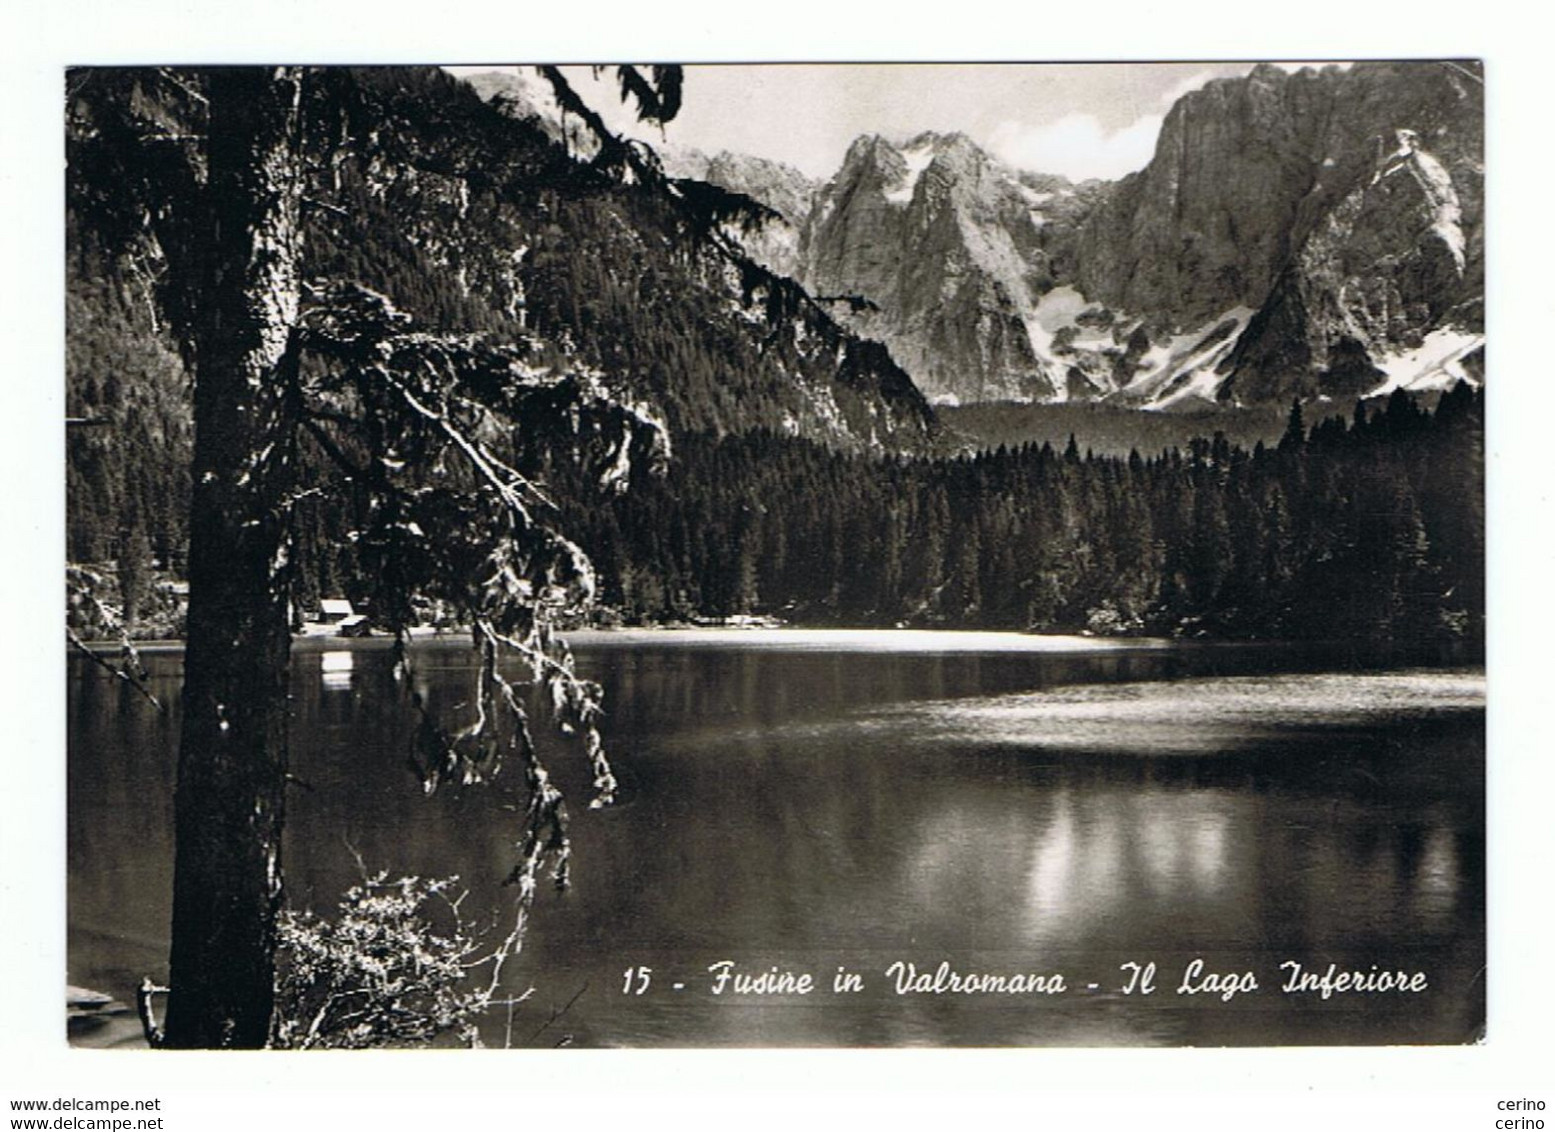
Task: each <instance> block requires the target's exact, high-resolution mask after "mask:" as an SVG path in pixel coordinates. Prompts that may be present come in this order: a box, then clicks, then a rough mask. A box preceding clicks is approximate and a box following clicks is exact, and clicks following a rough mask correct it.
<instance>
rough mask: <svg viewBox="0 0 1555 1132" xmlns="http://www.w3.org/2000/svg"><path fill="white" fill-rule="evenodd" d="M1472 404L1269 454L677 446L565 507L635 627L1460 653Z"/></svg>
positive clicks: (1470, 605) (1480, 547)
mask: <svg viewBox="0 0 1555 1132" xmlns="http://www.w3.org/2000/svg"><path fill="white" fill-rule="evenodd" d="M1482 412H1483V404H1482V394H1480V393H1479V392H1477V391H1475V390H1473V389H1471V388H1469V387H1468V386H1459V387H1458V388H1457V389H1456V390H1454V391H1452V392H1451V393H1449V394H1447V395H1446V396H1444V397H1443V398H1442V400H1441V402H1440V404H1439V406H1438V407H1437V408H1436V410H1435V411H1434V412H1427V411H1424V410H1421V409H1418V408H1416V407H1415V406H1414V404H1413V402H1412V401H1411V400H1410V399H1409V397H1408V396H1407V395H1405V394H1403V393H1400V394H1398V395H1396V396H1395V397H1394V398H1393V399H1392V400H1391V401H1390V402H1389V403H1388V404H1387V406H1386V408H1385V409H1384V408H1379V409H1377V410H1375V411H1372V412H1370V413H1368V412H1367V411H1366V410H1365V409H1364V408H1358V409H1357V413H1356V415H1355V417H1354V418H1353V419H1352V420H1351V421H1348V422H1347V421H1345V420H1344V419H1343V418H1331V419H1329V420H1327V421H1325V422H1323V423H1321V424H1319V425H1317V426H1316V427H1314V428H1312V429H1311V430H1307V429H1306V428H1305V427H1304V425H1303V423H1302V421H1301V419H1300V413H1299V411H1296V412H1295V413H1294V416H1293V419H1292V421H1291V423H1290V424H1289V425H1288V427H1287V431H1286V435H1285V437H1284V438H1283V439H1282V440H1281V441H1280V443H1279V444H1278V445H1277V446H1275V447H1268V448H1266V447H1264V446H1263V445H1262V444H1259V445H1257V446H1256V447H1255V448H1254V449H1253V450H1252V451H1251V452H1249V451H1248V450H1247V449H1245V448H1241V447H1237V446H1233V445H1232V444H1230V443H1229V442H1227V441H1226V440H1225V438H1224V437H1216V438H1214V439H1212V440H1199V441H1195V442H1194V443H1193V444H1191V445H1190V446H1189V447H1188V448H1187V449H1186V450H1179V449H1176V448H1173V449H1171V450H1169V451H1167V452H1165V453H1163V454H1158V455H1156V456H1153V457H1150V458H1143V457H1141V456H1140V455H1138V454H1137V453H1136V454H1134V455H1131V456H1129V457H1127V458H1117V457H1101V456H1086V455H1083V454H1082V453H1081V452H1080V451H1079V450H1078V449H1077V448H1075V447H1070V448H1069V449H1068V450H1067V451H1056V450H1055V449H1054V448H1053V447H1052V446H1051V445H1042V446H1040V447H1039V446H1037V445H1026V446H1023V447H1021V448H1018V449H1014V450H1010V449H1003V448H1001V449H999V450H997V451H995V452H983V453H981V454H979V455H976V456H965V457H960V458H954V459H936V460H925V459H907V458H889V459H884V460H869V459H858V458H853V457H849V456H846V455H842V454H839V453H835V452H831V451H828V450H826V449H824V448H822V447H820V446H818V445H814V444H809V443H805V442H801V441H794V440H789V439H785V438H781V437H777V436H774V435H772V434H770V433H747V434H743V435H740V436H730V437H726V438H723V439H721V440H720V439H717V438H714V437H711V436H707V435H701V436H697V437H689V438H686V439H685V440H683V442H682V443H681V446H680V452H679V456H678V459H677V461H676V463H675V465H674V469H673V471H672V472H671V474H670V476H669V478H668V479H667V480H666V481H664V482H663V483H660V484H654V485H650V486H648V487H646V488H645V489H644V491H643V492H642V493H641V494H638V495H635V496H634V497H632V498H630V499H622V500H620V501H619V502H617V503H616V504H615V505H614V506H613V507H611V508H610V509H609V510H607V511H598V510H593V509H588V510H585V509H580V510H579V511H578V513H577V514H576V515H575V516H573V517H572V522H573V523H574V524H575V528H576V529H577V530H578V531H579V534H580V536H581V537H582V539H583V541H584V544H585V546H586V547H587V548H588V549H589V550H590V552H591V553H592V554H593V555H594V557H595V560H596V562H597V564H598V565H599V566H600V567H601V570H602V574H603V579H604V581H605V586H606V599H607V601H608V602H609V603H611V604H613V605H614V606H615V607H616V608H617V609H619V610H620V611H621V613H622V615H623V616H624V617H625V618H626V619H627V620H630V621H653V620H656V619H661V618H665V617H671V618H673V617H687V616H691V615H693V614H697V613H706V614H712V615H729V614H739V613H769V614H776V615H779V616H782V617H787V618H793V619H796V620H799V621H801V622H833V623H844V624H862V625H892V624H897V623H908V624H913V625H954V626H978V627H985V628H1000V629H1035V630H1070V631H1073V630H1089V631H1092V632H1098V633H1120V632H1124V633H1126V632H1136V633H1137V632H1146V631H1149V632H1155V633H1183V634H1187V635H1211V636H1223V637H1240V638H1270V637H1286V638H1300V639H1347V640H1361V641H1369V642H1373V643H1378V644H1384V643H1392V644H1396V645H1401V646H1403V647H1404V648H1406V649H1408V648H1414V647H1417V646H1431V645H1438V644H1442V643H1447V642H1461V643H1464V644H1467V645H1468V646H1469V651H1474V649H1476V648H1477V647H1478V646H1476V645H1475V644H1474V642H1475V641H1477V640H1478V639H1479V638H1480V635H1481V633H1482V631H1483V618H1484V538H1483V529H1484V508H1483V494H1482V479H1483V477H1482V458H1481V451H1480V443H1481V429H1482Z"/></svg>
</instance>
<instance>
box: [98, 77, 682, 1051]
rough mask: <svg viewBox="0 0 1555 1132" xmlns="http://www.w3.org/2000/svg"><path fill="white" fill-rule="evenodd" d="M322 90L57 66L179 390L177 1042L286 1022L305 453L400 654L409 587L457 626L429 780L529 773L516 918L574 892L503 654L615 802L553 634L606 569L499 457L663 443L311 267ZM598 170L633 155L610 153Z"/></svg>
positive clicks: (604, 459) (673, 80) (633, 159)
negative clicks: (297, 562) (332, 496)
mask: <svg viewBox="0 0 1555 1132" xmlns="http://www.w3.org/2000/svg"><path fill="white" fill-rule="evenodd" d="M546 75H547V77H548V78H549V79H550V80H551V81H552V83H553V85H555V86H556V87H557V89H558V93H559V95H560V96H562V99H563V103H564V105H566V104H568V99H571V101H572V102H573V103H577V100H576V98H575V96H572V94H571V92H570V90H569V89H568V88H567V87H566V80H565V78H564V77H563V76H562V75H561V74H560V73H559V72H556V71H554V70H552V69H547V70H546ZM620 75H621V83H622V92H623V97H625V96H627V95H630V96H631V97H633V98H635V99H636V100H637V102H638V104H639V106H640V107H641V109H642V111H643V113H644V116H645V117H648V118H652V119H656V120H660V121H662V120H667V119H668V118H669V117H672V116H673V114H674V111H675V109H676V108H677V107H678V105H679V73H678V71H677V70H676V69H674V68H661V67H655V68H651V69H646V70H638V69H634V68H622V69H620ZM331 81H333V80H332V77H331V74H330V73H329V72H321V71H306V70H303V69H300V68H292V67H277V68H219V69H213V70H211V71H208V72H203V73H200V72H175V71H171V70H167V69H161V70H155V71H109V72H95V73H94V72H76V73H73V74H72V75H71V76H70V82H71V92H70V104H69V113H70V126H71V143H72V146H71V162H72V167H73V172H74V173H75V174H76V175H75V176H73V177H72V182H71V184H72V189H73V191H74V192H76V193H77V195H76V196H75V197H74V198H73V200H72V204H73V207H75V208H78V209H86V210H92V211H94V212H95V216H94V219H95V221H96V222H97V224H98V225H99V227H100V229H101V230H103V231H105V232H107V233H108V234H109V238H110V240H114V239H115V238H116V242H117V244H118V247H117V248H116V249H115V250H117V251H119V252H120V253H122V254H123V255H124V256H125V257H126V259H125V262H126V263H127V264H128V269H129V273H130V274H131V275H134V276H135V277H137V278H142V279H150V280H152V281H153V284H154V289H155V292H156V295H157V298H158V305H159V308H160V309H161V311H162V312H163V314H164V316H165V317H166V318H167V319H168V320H169V322H170V324H171V326H172V328H173V330H174V332H175V334H176V335H177V337H178V339H179V341H180V344H181V346H182V347H183V349H184V352H185V354H186V360H187V362H188V364H189V365H190V367H191V369H192V372H193V375H194V417H195V451H194V459H193V468H192V483H193V492H192V499H191V514H190V520H189V551H188V564H189V566H188V569H189V583H190V595H189V619H188V641H187V650H186V654H185V684H184V691H183V709H184V712H183V730H182V734H181V737H180V744H179V757H178V786H177V798H176V804H175V843H176V860H175V866H174V899H173V924H172V952H171V958H170V967H169V969H170V978H169V983H170V987H169V989H168V998H167V1011H166V1022H165V1027H159V1026H157V1025H156V1024H155V1022H154V1021H153V1020H152V1019H151V1012H150V1010H149V1008H148V1009H145V1010H144V1011H143V1013H144V1015H145V1017H146V1018H147V1019H148V1029H149V1030H150V1031H151V1036H152V1037H153V1040H154V1041H156V1042H157V1043H158V1044H163V1045H167V1046H173V1047H186V1048H188V1047H228V1048H255V1047H260V1046H263V1045H265V1044H267V1042H269V1041H270V1040H271V1038H272V1036H273V1034H274V1026H275V1019H274V1017H273V1014H274V1007H275V1001H274V995H275V959H276V923H277V915H278V913H279V911H280V907H281V903H282V868H281V859H280V849H281V832H282V827H283V824H284V820H285V810H286V787H287V685H288V677H289V654H290V632H289V628H290V627H289V623H288V598H289V595H290V587H291V582H292V577H291V569H290V547H289V541H288V540H289V532H290V530H291V525H292V524H291V512H292V508H293V505H294V503H295V502H296V500H297V497H298V494H299V491H298V482H299V468H300V466H301V463H302V461H303V459H304V456H305V455H309V456H312V457H313V458H317V459H323V460H327V461H329V462H332V463H333V464H334V465H335V467H336V471H335V475H336V477H337V479H336V481H335V482H341V481H340V478H339V477H343V480H344V482H346V483H348V484H349V485H350V490H351V495H352V501H353V504H354V516H355V523H356V526H357V531H358V537H359V543H360V547H361V557H362V560H363V564H364V566H365V567H366V568H367V569H368V571H369V573H370V574H371V576H372V580H373V583H374V585H375V592H374V610H375V615H376V616H377V618H378V619H379V620H380V621H383V622H385V623H386V624H387V625H388V626H389V627H391V628H392V629H393V630H394V631H395V633H396V636H397V640H398V644H399V649H400V651H399V656H398V658H397V659H398V660H399V662H400V664H401V665H402V666H404V665H408V664H409V662H410V658H409V655H408V653H407V652H406V651H405V649H404V644H405V634H406V632H407V630H408V628H409V626H410V624H411V623H412V621H413V618H414V606H415V603H416V602H417V601H418V600H426V601H432V602H435V603H437V604H438V605H439V606H440V607H442V608H445V609H451V610H453V611H454V612H455V613H457V614H459V615H460V616H462V617H463V619H464V620H465V621H466V622H467V623H468V624H470V625H471V627H472V634H473V644H474V647H475V648H476V649H478V650H479V653H480V664H479V668H478V677H477V688H476V691H475V695H474V696H473V697H472V701H473V703H474V705H475V718H474V719H473V720H472V721H469V722H468V723H467V725H465V726H463V727H462V728H457V729H455V728H452V727H451V726H449V725H447V723H446V721H443V720H439V719H436V718H433V717H431V716H430V715H426V714H423V718H422V723H421V726H420V729H419V731H418V732H417V734H416V736H415V741H416V748H417V755H418V760H419V762H420V765H421V767H422V770H423V774H424V777H425V779H426V783H427V785H428V788H429V789H430V788H434V787H435V786H436V785H437V784H439V783H440V782H443V781H448V780H451V779H452V780H459V781H474V780H477V779H480V778H483V777H486V776H489V775H490V774H493V773H495V772H496V770H497V769H498V767H500V765H501V763H502V761H503V758H504V756H505V755H513V756H516V757H517V758H518V760H519V761H520V762H521V763H522V766H523V769H524V772H525V776H526V781H527V785H528V787H529V795H530V802H529V806H528V810H527V813H526V814H525V817H524V824H523V828H522V830H521V831H520V834H519V838H518V841H519V847H520V854H519V860H518V863H517V865H516V866H515V868H514V872H513V878H512V879H513V881H514V882H515V883H516V884H517V886H518V907H519V912H518V915H519V916H520V917H522V916H523V915H524V914H525V912H526V911H527V908H528V903H529V901H530V900H531V899H532V897H533V894H534V891H535V887H536V883H537V879H538V877H539V874H540V872H541V871H542V870H543V869H544V868H546V867H549V868H550V869H551V871H552V873H553V875H554V877H555V879H556V881H557V883H558V884H565V882H566V863H567V855H568V842H567V833H566V812H565V810H564V808H563V805H562V799H561V796H560V793H559V792H558V791H557V790H556V788H555V787H554V786H553V785H552V783H551V781H550V778H549V776H548V774H547V772H546V769H545V767H544V766H543V764H542V763H541V761H540V759H539V756H538V753H537V750H536V748H535V744H534V742H533V740H532V737H531V736H530V733H529V729H528V720H527V717H526V714H525V712H524V709H523V706H522V704H521V702H520V697H519V694H518V692H517V691H516V690H515V688H514V687H513V686H512V685H511V684H510V683H509V682H508V680H507V679H506V678H505V677H504V676H503V675H502V673H501V671H500V670H499V667H498V660H499V656H500V655H502V654H503V652H504V651H507V652H513V653H516V654H518V655H519V656H521V657H522V658H523V660H524V661H525V662H526V663H527V664H528V666H529V669H530V672H531V674H532V677H533V679H534V681H535V682H536V683H538V684H541V685H543V686H544V687H545V688H546V689H547V691H548V692H549V700H550V702H551V704H552V706H553V709H554V712H555V714H556V716H557V719H558V720H559V721H560V722H561V723H563V724H565V725H566V726H567V727H568V729H570V730H572V731H574V732H576V733H578V734H580V735H581V736H582V740H581V741H582V743H583V746H584V750H585V752H586V754H587V756H588V758H589V759H590V760H591V762H592V763H593V767H594V780H595V790H596V796H595V802H596V803H603V802H608V801H609V800H610V796H611V793H612V791H613V789H614V780H613V778H612V776H611V774H610V769H609V766H608V764H607V763H606V761H605V758H604V754H603V751H602V749H601V746H600V742H599V736H598V733H597V731H596V730H595V728H594V719H595V716H596V714H597V712H598V700H597V689H596V688H594V687H593V686H592V685H590V684H588V683H586V682H584V681H581V680H579V679H578V678H577V677H576V676H575V674H574V672H573V666H572V660H571V657H570V654H569V653H568V652H567V650H566V648H565V646H564V645H563V644H562V643H561V642H560V641H559V640H558V639H557V638H556V636H555V625H556V623H557V621H558V619H559V618H560V617H561V616H562V615H564V614H567V613H569V612H573V611H576V610H578V609H579V608H581V607H582V606H584V605H586V604H587V603H588V602H589V601H590V600H591V599H592V597H593V589H594V583H593V575H592V572H591V570H590V568H589V564H588V561H587V559H586V558H585V557H584V555H583V554H582V552H581V551H579V550H578V549H577V547H576V546H575V545H574V544H573V543H571V542H570V541H569V540H567V539H566V538H565V537H564V536H563V535H561V534H560V533H559V532H558V531H557V530H555V529H554V508H553V507H552V506H551V503H550V501H549V500H548V499H547V497H546V496H545V494H544V492H543V491H542V490H541V489H540V488H539V487H538V486H537V485H536V484H534V483H532V482H530V481H529V480H528V479H526V478H525V477H524V476H523V475H521V474H520V473H519V472H518V471H516V470H515V466H514V464H515V461H513V460H512V459H511V457H510V456H509V455H508V454H510V453H512V452H514V451H515V450H517V451H522V450H523V449H524V448H525V447H526V445H529V444H531V443H543V444H545V446H546V448H547V451H548V452H549V453H551V454H552V455H553V456H554V454H555V453H556V452H557V451H558V450H560V451H561V452H562V453H563V454H564V456H565V457H566V458H569V459H571V460H575V461H578V462H581V463H583V464H585V465H587V466H590V467H593V468H596V469H599V470H600V471H599V478H600V479H601V480H602V481H604V482H606V483H608V484H611V485H615V486H620V485H623V484H624V483H625V480H626V477H627V475H628V474H629V472H630V470H631V468H632V467H634V466H639V465H641V464H643V463H655V462H658V461H659V460H661V459H662V457H663V455H664V432H663V429H662V427H661V426H659V425H658V423H657V422H656V420H655V419H654V418H653V417H652V416H651V415H650V414H648V413H647V412H646V411H644V410H642V409H640V408H638V407H636V406H632V405H630V404H626V403H624V402H622V401H620V400H619V399H617V398H615V397H614V396H612V394H611V392H610V391H609V390H608V389H607V388H606V387H605V385H604V384H603V383H602V381H601V380H600V379H599V377H598V375H595V374H592V373H589V372H587V371H584V370H582V369H581V368H579V367H576V366H568V367H563V368H561V369H560V370H558V369H557V368H556V367H555V366H553V365H542V364H539V362H538V359H539V358H541V357H542V356H547V355H550V356H554V351H546V350H544V349H543V348H542V347H541V345H540V344H536V343H533V342H528V341H508V342H500V343H491V342H485V341H482V340H479V339H477V338H470V337H465V338H457V339H456V338H450V337H446V336H438V335H434V334H429V333H426V332H423V331H421V330H419V329H418V328H417V327H416V326H415V325H414V324H413V323H412V321H411V320H410V319H409V318H408V317H407V316H405V315H403V314H402V313H400V312H399V311H397V310H396V309H395V308H394V306H393V305H392V304H391V303H390V302H389V301H388V300H387V299H385V298H384V297H383V296H381V295H377V294H375V293H373V292H371V291H368V290H365V289H363V288H361V287H359V286H355V285H353V283H352V282H351V281H349V280H341V279H319V280H308V279H305V278H304V277H303V264H304V258H303V248H302V243H303V231H304V228H303V223H302V210H303V209H304V207H305V206H307V205H309V204H310V203H312V202H309V201H308V200H307V198H306V186H307V183H308V175H309V166H308V164H307V163H308V161H310V160H312V161H314V162H315V163H318V162H321V161H322V162H325V163H327V161H328V159H329V146H330V145H339V144H343V143H342V142H341V141H331V142H326V143H324V144H322V145H321V144H320V142H319V141H318V139H319V138H320V137H326V138H332V137H334V136H336V134H337V133H338V135H341V136H343V137H349V134H350V126H351V123H350V122H349V120H348V117H347V116H346V115H344V114H343V113H342V114H340V115H339V117H338V118H335V117H331V118H329V119H328V120H327V121H324V122H322V123H321V122H318V121H312V120H310V118H309V114H310V106H312V105H314V104H315V103H314V100H312V99H311V98H310V96H312V95H315V94H316V93H317V91H310V89H309V86H310V84H316V85H323V84H328V83H330V82H331ZM318 102H320V103H321V104H324V105H329V106H331V107H332V108H333V107H334V105H335V104H333V103H330V102H328V100H318ZM577 105H579V106H581V103H578V104H577ZM170 108H171V109H170ZM573 108H574V109H576V107H573ZM175 111H176V112H175ZM593 124H595V125H596V126H597V119H594V120H593ZM601 160H603V161H606V162H609V163H613V164H615V165H622V164H623V163H637V162H640V161H641V160H642V158H641V157H640V155H638V154H637V152H636V151H635V150H634V149H633V148H632V147H629V146H624V145H621V144H620V143H616V142H614V141H613V140H612V141H611V142H610V143H609V144H607V145H604V146H603V147H602V149H601ZM104 186H108V188H107V190H106V192H105V191H104V188H103V187H104ZM94 193H95V194H96V195H95V196H94V195H93V194H94ZM403 683H404V686H406V687H407V688H408V687H409V686H410V684H411V682H410V681H409V680H405V681H403ZM418 706H420V705H419V704H418Z"/></svg>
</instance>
